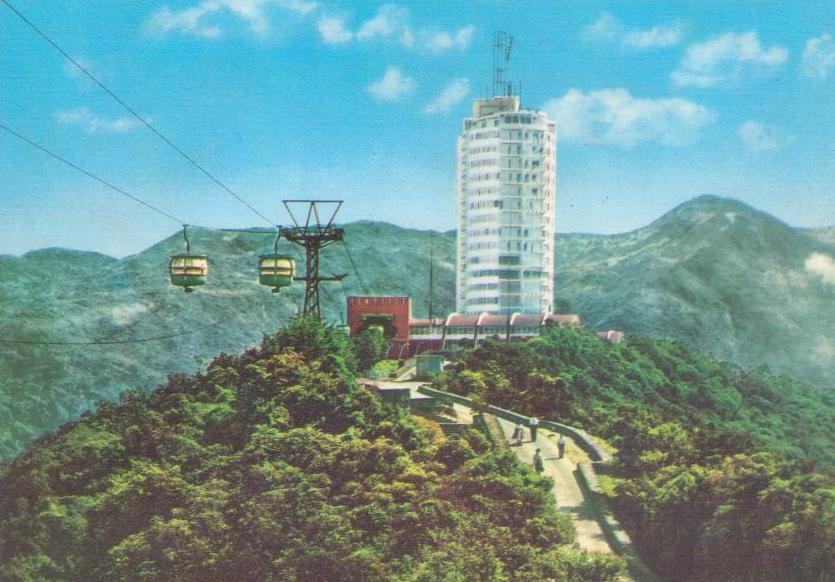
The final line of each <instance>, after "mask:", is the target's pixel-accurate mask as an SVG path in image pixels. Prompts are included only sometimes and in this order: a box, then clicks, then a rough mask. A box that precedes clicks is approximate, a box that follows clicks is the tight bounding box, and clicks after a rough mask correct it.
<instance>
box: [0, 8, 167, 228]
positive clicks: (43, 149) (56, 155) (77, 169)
mask: <svg viewBox="0 0 835 582" xmlns="http://www.w3.org/2000/svg"><path fill="white" fill-rule="evenodd" d="M2 1H3V0H0V2H2ZM0 129H2V130H4V131H7V132H8V133H10V134H12V135H13V136H15V137H16V138H17V139H19V140H21V141H23V142H25V143H27V144H29V145H30V146H32V147H34V148H37V149H39V150H41V151H42V152H44V153H45V154H47V155H49V156H52V157H53V158H55V159H56V160H58V161H60V162H63V163H65V164H66V165H68V166H69V167H71V168H72V169H74V170H76V171H78V172H81V173H82V174H84V175H85V176H87V177H88V178H92V179H93V180H95V181H96V182H100V183H101V184H104V185H105V186H107V187H108V188H110V189H111V190H115V191H116V192H118V193H119V194H121V195H122V196H127V197H128V198H130V199H131V200H133V201H134V202H137V203H139V204H141V205H142V206H145V207H147V208H150V209H151V210H153V211H154V212H158V213H159V214H161V215H163V216H165V217H166V218H170V219H171V220H174V221H176V222H178V223H179V224H183V221H182V220H180V219H179V218H177V217H176V216H174V215H172V214H169V213H167V212H166V211H164V210H160V209H159V208H157V207H156V206H154V205H152V204H149V203H148V202H145V201H144V200H142V199H141V198H139V197H137V196H134V195H133V194H131V193H130V192H126V191H125V190H122V189H121V188H119V187H118V186H114V185H113V184H111V183H110V182H108V181H107V180H103V179H102V178H99V177H98V176H96V175H95V174H93V173H91V172H88V171H87V170H85V169H84V168H82V167H80V166H77V165H75V164H74V163H72V162H71V161H69V160H68V159H66V158H63V157H61V156H60V155H58V154H56V153H55V152H53V151H51V150H49V149H47V148H45V147H44V146H42V145H41V144H39V143H36V142H34V141H32V140H31V139H29V138H28V137H25V136H23V135H21V134H19V133H18V132H16V131H15V130H13V129H12V128H10V127H8V126H7V125H4V124H3V123H0Z"/></svg>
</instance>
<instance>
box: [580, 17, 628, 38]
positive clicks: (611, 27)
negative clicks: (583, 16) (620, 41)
mask: <svg viewBox="0 0 835 582" xmlns="http://www.w3.org/2000/svg"><path fill="white" fill-rule="evenodd" d="M622 28H623V25H622V24H621V22H620V21H619V20H618V19H617V18H615V17H614V15H613V14H611V13H609V12H603V13H602V14H601V15H600V16H599V17H598V18H597V20H595V21H594V22H592V23H591V24H590V25H588V26H587V27H586V28H584V29H583V36H584V37H585V38H586V39H587V40H608V41H615V40H617V38H618V37H619V36H620V34H621V30H622Z"/></svg>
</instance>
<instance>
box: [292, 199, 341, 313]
mask: <svg viewBox="0 0 835 582" xmlns="http://www.w3.org/2000/svg"><path fill="white" fill-rule="evenodd" d="M282 202H283V203H284V207H285V208H286V209H287V213H288V214H289V215H290V218H291V219H292V220H293V225H294V226H292V227H289V228H283V229H281V236H283V237H284V238H285V239H287V240H288V241H290V242H293V243H295V244H297V245H299V246H301V247H303V248H304V250H305V267H306V270H305V275H304V277H296V278H295V279H296V281H304V282H305V287H304V308H303V310H302V315H305V316H315V317H317V318H318V319H322V310H321V307H320V301H319V283H320V282H321V281H341V280H342V279H344V278H345V277H346V276H347V274H341V275H331V276H328V277H322V276H320V275H319V254H320V252H321V251H322V249H323V248H325V247H327V246H330V245H332V244H333V243H335V242H338V241H341V240H342V238H343V237H344V236H345V230H344V229H342V228H337V227H335V226H334V225H333V221H334V219H335V218H336V214H337V213H338V212H339V209H340V208H342V202H343V201H342V200H282ZM293 208H296V209H297V211H299V210H300V209H302V208H303V209H304V211H303V213H300V214H299V215H298V216H304V217H305V219H304V223H302V222H301V221H299V220H297V217H296V214H294V213H293ZM326 209H327V210H326ZM330 210H332V212H330V217H329V218H328V217H327V214H325V215H324V216H325V217H326V218H327V221H325V222H323V221H322V214H321V212H320V211H325V212H329V211H330Z"/></svg>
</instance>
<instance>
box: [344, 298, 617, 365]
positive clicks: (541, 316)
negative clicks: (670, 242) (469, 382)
mask: <svg viewBox="0 0 835 582" xmlns="http://www.w3.org/2000/svg"><path fill="white" fill-rule="evenodd" d="M580 325H581V322H580V317H579V316H578V315H574V314H560V313H538V314H523V313H513V314H509V315H489V314H487V313H481V314H460V313H452V314H450V315H448V316H447V317H446V318H444V319H439V318H433V319H413V318H412V303H411V300H410V299H409V297H393V296H353V297H348V327H349V328H350V331H351V335H356V334H358V333H359V332H360V331H362V330H363V329H364V328H367V327H372V326H374V327H382V328H383V330H384V333H385V335H386V337H387V338H388V339H389V341H390V342H391V343H390V345H389V353H388V357H390V358H404V357H409V356H414V355H416V354H420V353H423V352H426V351H432V350H444V349H455V348H456V347H460V346H477V345H479V344H480V343H482V342H484V341H486V340H489V339H496V340H507V341H509V340H513V339H526V338H531V337H536V336H538V335H539V334H540V333H541V332H542V329H543V328H545V327H548V326H560V327H563V326H569V327H574V326H580ZM615 333H619V332H615ZM607 339H609V338H607ZM610 341H611V340H610Z"/></svg>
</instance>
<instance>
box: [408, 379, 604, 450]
mask: <svg viewBox="0 0 835 582" xmlns="http://www.w3.org/2000/svg"><path fill="white" fill-rule="evenodd" d="M418 392H420V393H421V394H426V395H427V396H434V397H435V398H438V399H439V400H447V401H452V402H457V403H459V404H463V405H465V406H470V407H473V406H477V404H476V403H475V402H473V400H472V399H471V398H467V397H466V396H461V395H460V394H455V393H453V392H444V391H443V390H436V389H435V388H430V387H429V386H420V387H419V388H418ZM485 410H486V411H487V412H489V413H490V414H494V415H496V416H498V417H499V418H504V419H505V420H509V421H510V422H514V423H519V424H522V425H524V426H529V422H530V419H531V417H530V416H525V415H523V414H519V413H517V412H513V411H512V410H505V409H504V408H499V407H498V406H493V405H492V404H488V405H487V406H485ZM539 426H540V427H542V428H544V429H546V430H550V431H553V432H558V433H560V434H564V435H566V436H568V437H570V438H572V439H574V442H576V443H577V446H579V447H580V448H581V449H582V450H583V452H585V453H586V454H587V455H588V456H589V458H591V460H592V461H595V462H598V463H609V462H610V461H611V460H612V455H611V454H609V452H608V451H606V450H605V449H604V448H603V447H602V446H600V443H598V442H597V441H596V440H595V438H594V437H593V436H591V435H590V434H589V433H587V432H586V431H584V430H583V429H581V428H576V427H573V426H569V425H567V424H562V423H561V422H554V421H552V420H540V421H539Z"/></svg>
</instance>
